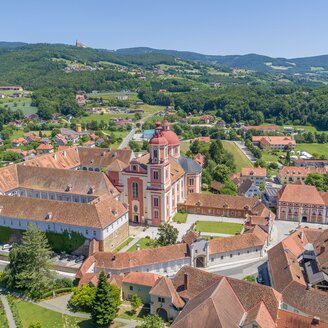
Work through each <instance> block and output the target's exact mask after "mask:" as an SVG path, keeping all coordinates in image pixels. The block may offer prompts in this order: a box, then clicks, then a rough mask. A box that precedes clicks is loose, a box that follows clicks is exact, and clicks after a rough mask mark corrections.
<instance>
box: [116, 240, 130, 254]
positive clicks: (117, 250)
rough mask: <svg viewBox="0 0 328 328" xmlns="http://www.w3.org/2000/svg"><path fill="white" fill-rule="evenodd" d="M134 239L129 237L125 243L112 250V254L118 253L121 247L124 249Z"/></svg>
mask: <svg viewBox="0 0 328 328" xmlns="http://www.w3.org/2000/svg"><path fill="white" fill-rule="evenodd" d="M133 239H134V238H132V237H129V238H128V239H127V240H126V241H123V243H122V244H121V245H119V246H117V247H116V248H115V249H114V252H119V251H120V250H121V249H122V248H123V247H125V246H126V245H127V244H129V243H130V242H131V241H132V240H133Z"/></svg>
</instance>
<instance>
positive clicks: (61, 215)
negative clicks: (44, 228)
mask: <svg viewBox="0 0 328 328" xmlns="http://www.w3.org/2000/svg"><path fill="white" fill-rule="evenodd" d="M0 206H1V212H0V217H7V218H17V219H21V220H25V219H28V220H34V221H40V222H49V224H50V223H62V224H66V225H72V226H81V227H90V228H105V227H107V226H108V225H110V224H111V223H113V222H114V221H115V220H117V219H118V218H119V217H121V216H122V215H123V214H125V213H126V212H127V209H126V208H125V207H124V206H123V204H122V203H121V202H119V201H118V200H116V199H115V198H114V197H113V196H110V195H105V196H101V197H99V198H97V199H96V200H95V201H93V202H91V203H88V204H81V203H71V202H62V201H54V200H47V199H39V198H28V197H12V196H3V195H0Z"/></svg>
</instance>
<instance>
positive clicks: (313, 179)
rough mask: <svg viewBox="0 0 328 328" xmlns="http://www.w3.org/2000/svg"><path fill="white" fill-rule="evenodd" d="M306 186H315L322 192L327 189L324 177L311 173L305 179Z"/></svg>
mask: <svg viewBox="0 0 328 328" xmlns="http://www.w3.org/2000/svg"><path fill="white" fill-rule="evenodd" d="M305 184H307V185H311V186H315V187H316V188H317V189H318V190H320V191H322V190H325V188H326V186H325V179H324V175H323V174H320V173H310V174H309V175H308V176H307V177H306V179H305Z"/></svg>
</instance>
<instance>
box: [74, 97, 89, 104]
mask: <svg viewBox="0 0 328 328" xmlns="http://www.w3.org/2000/svg"><path fill="white" fill-rule="evenodd" d="M75 99H76V102H77V104H78V105H79V106H84V105H86V103H87V100H86V96H85V94H77V95H76V96H75Z"/></svg>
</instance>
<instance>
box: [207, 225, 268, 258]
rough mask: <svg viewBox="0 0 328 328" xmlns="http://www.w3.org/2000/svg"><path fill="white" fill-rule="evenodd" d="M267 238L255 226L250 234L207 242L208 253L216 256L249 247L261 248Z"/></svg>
mask: <svg viewBox="0 0 328 328" xmlns="http://www.w3.org/2000/svg"><path fill="white" fill-rule="evenodd" d="M267 238H268V237H267V234H266V233H265V232H264V231H263V230H262V229H261V228H259V227H258V226H256V227H255V229H254V230H253V232H252V233H247V234H242V235H235V236H231V237H226V238H216V239H211V240H210V241H209V252H210V254H216V253H223V252H231V251H234V250H239V249H240V250H241V249H246V248H250V247H263V246H264V245H265V243H266V240H267Z"/></svg>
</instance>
